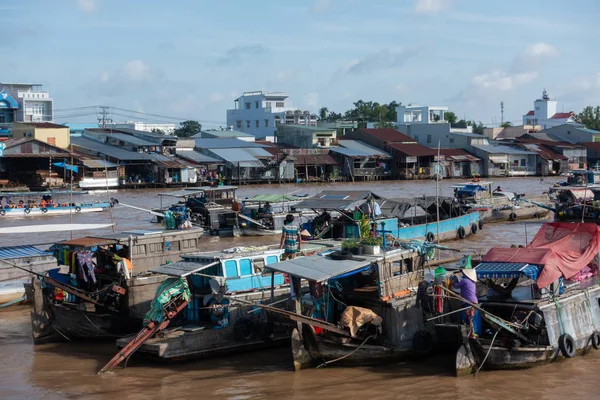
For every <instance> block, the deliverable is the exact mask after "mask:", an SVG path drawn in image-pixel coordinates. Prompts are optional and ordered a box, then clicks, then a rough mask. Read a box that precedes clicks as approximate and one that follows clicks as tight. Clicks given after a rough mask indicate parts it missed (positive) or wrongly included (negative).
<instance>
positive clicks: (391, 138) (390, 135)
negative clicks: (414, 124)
mask: <svg viewBox="0 0 600 400" xmlns="http://www.w3.org/2000/svg"><path fill="white" fill-rule="evenodd" d="M358 131H359V132H363V133H366V134H367V135H371V136H374V137H376V138H377V139H380V140H383V141H385V142H402V143H404V142H408V143H411V142H416V140H415V139H413V138H411V137H410V136H408V135H405V134H404V133H402V132H400V131H397V130H396V129H393V128H376V129H364V128H362V129H358Z"/></svg>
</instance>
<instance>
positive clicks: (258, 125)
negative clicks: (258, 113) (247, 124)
mask: <svg viewBox="0 0 600 400" xmlns="http://www.w3.org/2000/svg"><path fill="white" fill-rule="evenodd" d="M256 127H257V128H260V124H259V123H258V120H256Z"/></svg>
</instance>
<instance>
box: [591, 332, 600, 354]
mask: <svg viewBox="0 0 600 400" xmlns="http://www.w3.org/2000/svg"><path fill="white" fill-rule="evenodd" d="M590 339H591V341H592V347H593V348H595V349H596V350H600V332H598V331H594V332H593V333H592V337H591V338H590Z"/></svg>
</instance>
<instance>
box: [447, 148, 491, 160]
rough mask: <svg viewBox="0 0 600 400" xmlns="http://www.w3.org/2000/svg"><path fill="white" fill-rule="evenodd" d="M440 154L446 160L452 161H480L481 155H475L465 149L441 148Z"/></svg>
mask: <svg viewBox="0 0 600 400" xmlns="http://www.w3.org/2000/svg"><path fill="white" fill-rule="evenodd" d="M440 155H442V156H444V157H445V159H446V160H451V161H480V160H481V159H480V158H479V157H475V156H474V155H472V154H470V153H469V152H468V151H466V150H463V149H440Z"/></svg>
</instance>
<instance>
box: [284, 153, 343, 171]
mask: <svg viewBox="0 0 600 400" xmlns="http://www.w3.org/2000/svg"><path fill="white" fill-rule="evenodd" d="M294 158H295V159H296V161H294V166H295V167H296V168H300V167H301V166H303V165H338V164H339V163H338V162H337V161H336V160H335V159H334V158H333V157H331V156H330V155H329V154H311V155H306V154H303V155H296V154H294Z"/></svg>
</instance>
